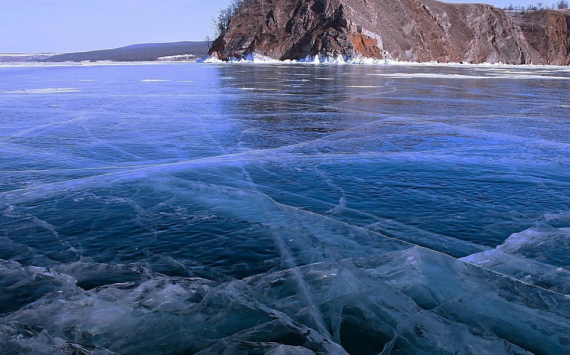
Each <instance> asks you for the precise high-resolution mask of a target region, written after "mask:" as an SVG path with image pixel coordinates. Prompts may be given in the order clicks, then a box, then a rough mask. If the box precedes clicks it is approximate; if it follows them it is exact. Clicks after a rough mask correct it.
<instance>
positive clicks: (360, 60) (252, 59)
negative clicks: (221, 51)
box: [197, 53, 570, 79]
mask: <svg viewBox="0 0 570 355" xmlns="http://www.w3.org/2000/svg"><path fill="white" fill-rule="evenodd" d="M197 62H198V63H272V64H339V65H341V64H360V65H399V66H442V67H449V66H459V67H484V68H497V69H501V68H544V69H557V70H560V71H564V72H570V67H568V66H559V65H536V64H504V63H480V64H471V63H457V62H449V63H440V62H436V61H430V62H406V61H398V60H393V59H387V58H386V59H376V58H368V57H357V58H347V57H346V56H344V55H342V56H338V57H329V56H324V55H322V54H318V55H316V56H313V55H308V56H306V57H305V58H302V59H298V60H290V59H287V60H277V59H272V58H269V57H266V56H263V55H260V54H257V53H251V54H248V55H247V56H245V57H243V58H241V59H237V58H231V59H230V60H229V61H223V60H220V59H219V58H218V56H217V55H206V56H204V57H203V58H201V59H200V60H198V61H197ZM520 79H525V78H524V77H521V78H520ZM563 79H568V78H563Z"/></svg>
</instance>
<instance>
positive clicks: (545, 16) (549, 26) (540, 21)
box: [510, 10, 570, 65]
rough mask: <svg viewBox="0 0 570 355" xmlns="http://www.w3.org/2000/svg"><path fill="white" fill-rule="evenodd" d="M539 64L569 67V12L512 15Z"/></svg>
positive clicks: (529, 12) (547, 11) (533, 12)
mask: <svg viewBox="0 0 570 355" xmlns="http://www.w3.org/2000/svg"><path fill="white" fill-rule="evenodd" d="M510 16H512V18H513V21H514V22H515V23H516V24H517V25H519V26H520V28H521V29H522V31H523V33H524V35H525V37H526V39H527V41H528V43H529V44H530V45H531V47H532V49H533V50H535V51H536V52H535V54H536V55H537V56H538V57H539V58H540V62H541V63H546V64H553V65H570V10H540V11H527V12H524V13H512V14H510Z"/></svg>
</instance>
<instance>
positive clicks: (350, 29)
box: [210, 0, 570, 65]
mask: <svg viewBox="0 0 570 355" xmlns="http://www.w3.org/2000/svg"><path fill="white" fill-rule="evenodd" d="M262 1H263V2H262ZM535 17H537V19H535ZM569 23H570V14H569V13H568V11H566V10H560V11H554V10H547V11H537V12H532V13H527V14H523V15H520V16H518V17H517V16H514V15H507V14H506V13H505V12H504V11H503V10H500V9H497V8H495V7H493V6H490V5H481V4H449V3H441V2H437V1H432V0H245V2H244V3H243V4H242V6H240V9H239V11H238V12H237V13H236V14H235V15H234V16H233V17H232V18H231V21H230V23H229V26H228V29H227V30H226V31H224V32H223V33H222V34H221V36H220V37H219V38H218V39H217V40H216V41H215V42H214V44H213V46H212V49H211V51H210V53H211V54H213V55H216V56H218V57H219V58H220V59H228V58H231V57H236V58H241V57H243V56H245V55H248V54H250V53H252V52H255V53H258V54H261V55H264V56H268V57H271V58H274V59H280V60H285V59H301V58H305V57H306V56H308V55H313V56H314V55H318V54H321V55H324V56H328V57H338V56H345V57H348V58H357V57H371V58H378V59H383V58H389V59H397V60H404V61H420V62H425V61H438V62H469V63H484V62H488V63H496V62H502V63H508V64H531V63H532V64H562V65H565V64H566V65H567V64H568V61H569V58H570V55H569V49H570V48H569V34H570V32H569V31H568V27H569V26H568V25H569ZM545 36H546V39H545Z"/></svg>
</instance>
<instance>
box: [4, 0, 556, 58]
mask: <svg viewBox="0 0 570 355" xmlns="http://www.w3.org/2000/svg"><path fill="white" fill-rule="evenodd" d="M376 1H382V0H376ZM537 1H538V0H537ZM537 1H532V0H520V1H516V0H486V1H478V2H483V3H490V4H492V5H495V6H499V7H503V6H508V5H509V4H510V3H513V4H520V5H528V4H534V3H536V2H537ZM453 2H474V1H469V0H456V1H453ZM543 2H545V3H546V2H547V1H543ZM551 2H555V1H551ZM229 3H230V0H0V53H37V52H58V53H63V52H76V51H87V50H94V49H105V48H115V47H121V46H127V45H130V44H138V43H150V42H175V41H184V40H194V41H202V40H204V38H205V36H206V35H213V30H212V27H211V18H212V16H215V15H216V14H217V12H218V9H220V8H222V7H225V6H227V5H228V4H229Z"/></svg>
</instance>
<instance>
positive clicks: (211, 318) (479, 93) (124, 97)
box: [0, 64, 570, 355]
mask: <svg viewBox="0 0 570 355" xmlns="http://www.w3.org/2000/svg"><path fill="white" fill-rule="evenodd" d="M0 78H1V80H0V152H1V153H0V350H1V349H4V350H2V351H0V352H1V353H2V354H4V353H6V354H55V353H57V352H58V351H60V354H75V353H81V354H97V355H99V354H180V355H182V354H194V353H199V354H221V353H224V351H226V352H225V353H227V354H273V355H275V354H303V355H308V354H315V353H319V352H320V353H330V354H360V355H372V354H392V355H396V354H544V355H567V354H570V297H569V296H568V295H569V294H570V96H569V92H570V69H569V68H568V67H561V68H555V67H535V68H530V67H509V66H503V67H501V66H488V67H482V66H480V67H474V66H419V65H418V66H402V65H389V66H387V65H375V66H366V65H360V66H356V65H310V64H306V65H294V64H288V65H275V64H270V65H269V64H267V65H265V64H264V65H247V64H239V65H238V64H223V65H216V64H144V65H143V64H138V65H70V66H65V65H64V66H3V67H0ZM78 351H79V352H78Z"/></svg>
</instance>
